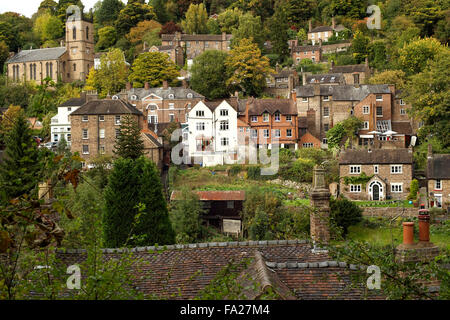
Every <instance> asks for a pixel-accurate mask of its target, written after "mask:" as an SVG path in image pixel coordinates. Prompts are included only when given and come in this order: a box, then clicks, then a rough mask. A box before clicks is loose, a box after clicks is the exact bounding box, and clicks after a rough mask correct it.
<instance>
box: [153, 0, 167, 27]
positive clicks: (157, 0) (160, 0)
mask: <svg viewBox="0 0 450 320" xmlns="http://www.w3.org/2000/svg"><path fill="white" fill-rule="evenodd" d="M165 2H166V1H164V0H153V1H151V5H152V7H153V10H154V11H155V14H156V19H157V20H158V22H159V23H161V24H162V23H166V22H168V21H169V14H168V12H167V8H166V3H165Z"/></svg>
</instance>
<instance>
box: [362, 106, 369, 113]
mask: <svg viewBox="0 0 450 320" xmlns="http://www.w3.org/2000/svg"><path fill="white" fill-rule="evenodd" d="M369 113H370V106H363V114H369Z"/></svg>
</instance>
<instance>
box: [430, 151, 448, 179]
mask: <svg viewBox="0 0 450 320" xmlns="http://www.w3.org/2000/svg"><path fill="white" fill-rule="evenodd" d="M427 178H428V179H445V180H448V179H450V154H433V156H432V157H431V159H428V162H427Z"/></svg>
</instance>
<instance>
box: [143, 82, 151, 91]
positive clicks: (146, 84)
mask: <svg viewBox="0 0 450 320" xmlns="http://www.w3.org/2000/svg"><path fill="white" fill-rule="evenodd" d="M144 88H145V90H148V89H150V84H149V83H148V82H146V83H145V84H144Z"/></svg>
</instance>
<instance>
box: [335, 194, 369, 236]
mask: <svg viewBox="0 0 450 320" xmlns="http://www.w3.org/2000/svg"><path fill="white" fill-rule="evenodd" d="M330 209H331V212H330V218H331V222H332V224H333V225H334V226H337V227H339V228H341V229H342V235H343V236H344V237H345V235H346V234H347V232H348V227H349V226H352V225H355V224H357V223H358V222H360V221H361V220H362V211H363V210H362V209H361V208H360V207H358V206H357V205H356V204H355V203H354V202H352V201H350V200H347V199H331V200H330Z"/></svg>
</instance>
